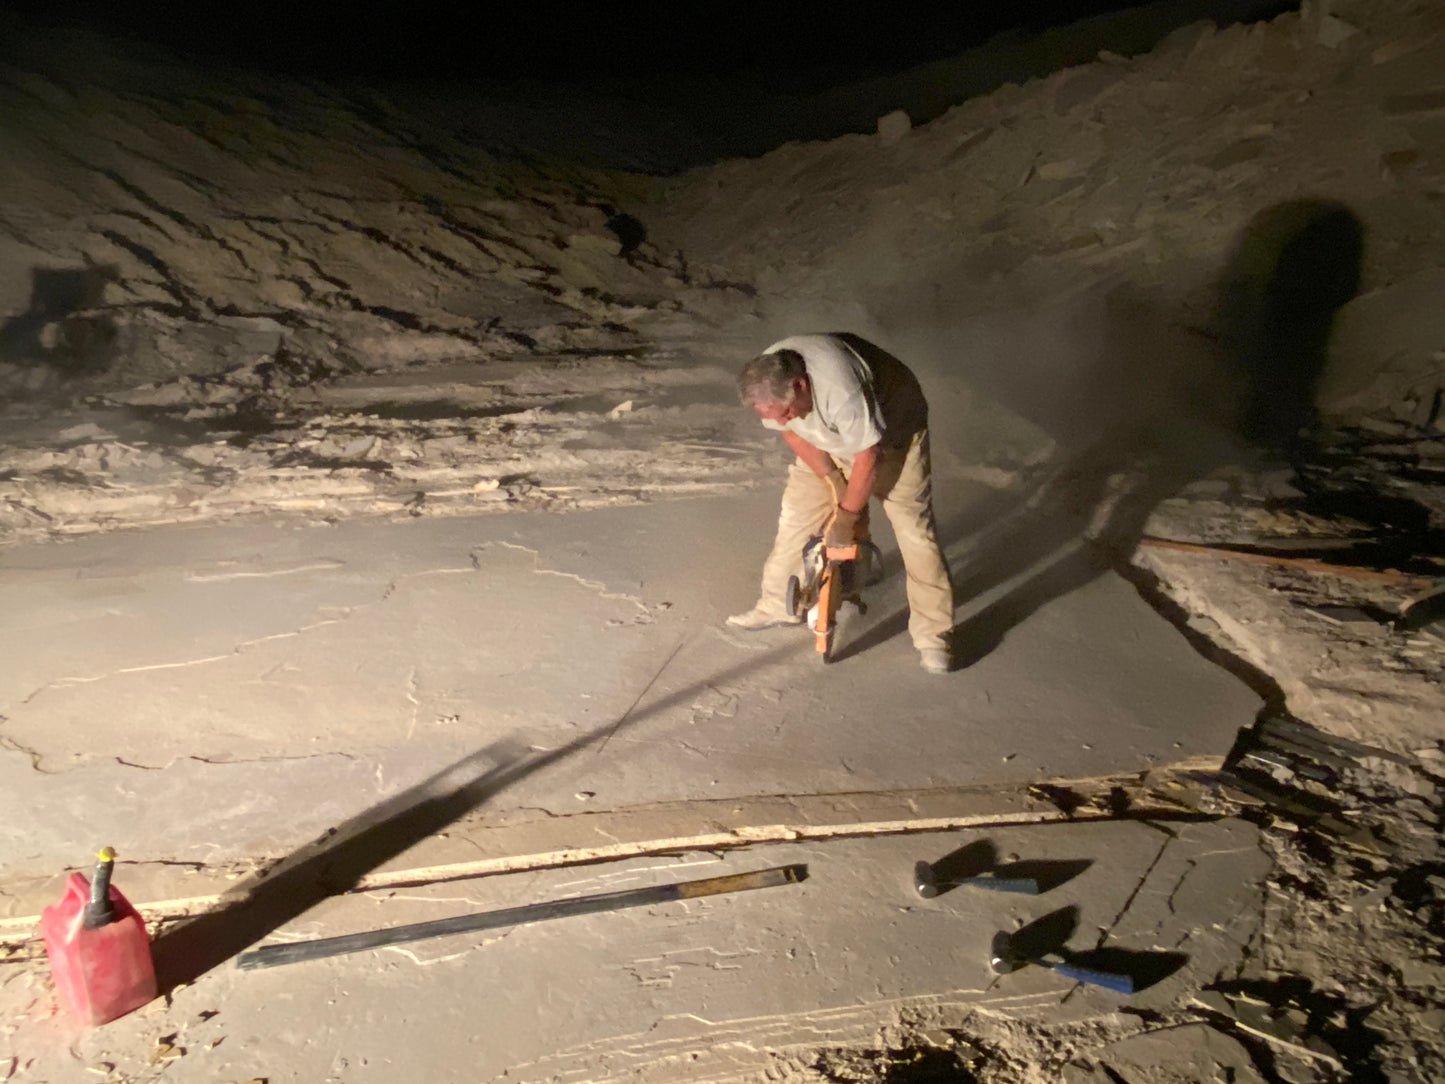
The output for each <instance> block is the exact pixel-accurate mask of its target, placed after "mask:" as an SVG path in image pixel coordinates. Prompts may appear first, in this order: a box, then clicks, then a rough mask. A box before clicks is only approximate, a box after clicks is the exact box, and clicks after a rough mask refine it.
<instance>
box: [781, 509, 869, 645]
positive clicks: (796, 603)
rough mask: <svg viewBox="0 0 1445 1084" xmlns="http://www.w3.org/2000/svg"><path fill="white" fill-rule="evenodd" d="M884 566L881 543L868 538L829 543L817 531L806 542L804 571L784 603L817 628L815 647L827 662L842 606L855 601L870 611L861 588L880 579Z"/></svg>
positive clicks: (795, 578) (790, 584)
mask: <svg viewBox="0 0 1445 1084" xmlns="http://www.w3.org/2000/svg"><path fill="white" fill-rule="evenodd" d="M882 566H883V561H882V555H881V554H880V553H879V552H878V547H877V546H875V545H874V544H873V543H872V542H870V541H868V540H866V539H864V540H863V541H859V542H853V543H852V544H850V545H847V546H825V545H824V544H823V536H822V535H821V534H815V535H813V536H812V537H811V538H809V539H808V541H807V542H806V543H804V544H803V574H802V576H801V577H798V576H792V577H790V578H789V579H788V589H787V596H786V597H785V598H784V600H783V604H784V605H785V606H786V607H787V610H788V613H789V614H790V615H791V616H793V617H801V618H803V619H804V621H805V622H806V623H807V625H808V627H809V628H810V629H812V630H813V638H814V642H813V648H814V650H815V651H817V653H818V655H819V657H821V658H822V660H823V661H824V662H825V663H826V662H832V661H833V640H834V636H835V634H836V633H837V629H838V610H839V609H840V608H841V607H842V605H843V603H845V602H851V603H852V604H853V605H854V606H856V607H858V612H859V613H860V614H861V613H867V612H868V608H867V606H865V605H864V604H863V599H862V598H861V597H860V596H859V594H858V592H859V590H860V589H861V588H863V587H866V586H869V585H870V584H873V583H876V582H877V578H878V574H879V572H880V571H881V569H882ZM865 581H866V582H865Z"/></svg>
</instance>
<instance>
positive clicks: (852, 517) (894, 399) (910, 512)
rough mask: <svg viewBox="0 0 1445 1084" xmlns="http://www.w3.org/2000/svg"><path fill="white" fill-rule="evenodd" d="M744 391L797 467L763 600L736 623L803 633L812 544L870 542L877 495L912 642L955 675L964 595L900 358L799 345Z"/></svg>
mask: <svg viewBox="0 0 1445 1084" xmlns="http://www.w3.org/2000/svg"><path fill="white" fill-rule="evenodd" d="M738 389H739V391H740V392H741V394H742V399H743V402H744V403H745V404H747V405H748V406H750V407H752V408H753V410H755V411H756V412H757V414H758V417H759V418H760V419H762V423H763V425H764V426H766V427H767V428H769V429H776V430H778V431H779V432H780V433H782V436H783V440H785V441H786V442H787V444H788V447H790V448H791V449H792V450H793V452H794V453H795V454H796V456H797V458H796V459H794V461H793V463H792V464H791V466H790V467H789V468H788V482H787V485H786V486H785V487H784V489H783V507H782V511H781V513H780V514H779V516H778V533H777V537H776V538H775V539H774V540H773V549H772V552H771V553H769V554H768V559H767V561H766V562H764V564H763V582H762V592H761V594H760V596H759V598H758V603H757V605H756V606H754V607H753V608H752V609H751V610H749V611H748V612H747V613H741V614H734V615H733V616H732V617H729V618H728V624H729V625H732V626H734V627H736V628H740V629H748V630H752V629H765V628H770V627H772V626H775V625H792V624H799V623H801V619H800V618H796V617H793V616H791V615H790V614H789V613H788V612H787V609H786V606H785V604H784V592H785V591H786V588H787V583H788V578H789V577H790V576H792V575H794V574H795V573H796V572H797V571H798V566H799V562H800V561H801V559H802V553H803V546H804V544H805V543H806V542H807V540H808V539H809V538H810V537H811V536H812V535H815V534H818V533H820V532H823V531H825V530H826V536H825V539H824V542H825V544H826V545H829V546H848V545H851V544H852V543H854V542H855V541H858V540H859V539H861V538H863V537H866V529H867V516H868V501H869V499H870V498H872V497H875V496H876V497H878V498H879V500H881V501H882V502H883V511H884V512H885V513H886V514H887V516H888V521H889V522H890V523H891V524H892V525H893V533H894V534H895V535H896V536H897V538H898V550H899V553H900V554H901V555H902V557H903V569H904V573H905V575H906V576H907V589H908V633H909V635H910V636H911V637H912V638H913V646H914V647H916V648H917V649H918V654H919V658H920V660H921V662H922V664H923V668H924V669H925V670H927V671H928V672H929V673H933V674H942V673H946V672H947V671H948V669H949V666H950V661H951V660H950V658H949V653H948V646H947V639H946V638H947V635H948V633H949V631H950V630H951V629H952V628H953V587H952V585H951V584H950V582H949V578H948V566H947V565H946V564H944V561H943V553H942V551H940V549H939V547H938V531H937V529H936V527H935V526H934V519H933V480H932V474H931V467H930V464H929V458H928V403H927V402H926V401H925V400H924V398H923V390H922V389H921V388H920V387H919V386H918V378H917V377H915V376H914V375H913V373H912V372H911V371H910V370H909V369H908V367H907V366H906V365H904V364H903V363H902V362H901V361H899V360H898V359H897V358H895V357H893V356H892V355H891V354H889V353H887V352H886V351H884V350H882V349H881V348H879V347H877V346H874V345H873V344H872V343H870V342H867V341H865V340H863V339H860V338H858V337H857V336H856V335H847V334H835V335H794V336H791V337H790V338H787V339H784V340H782V341H781V342H777V343H774V344H773V345H772V346H770V347H768V348H767V350H765V351H763V353H762V354H760V355H758V356H757V357H756V358H754V359H753V360H752V361H750V362H748V363H747V365H745V366H744V367H743V370H742V372H741V373H740V374H739V375H738Z"/></svg>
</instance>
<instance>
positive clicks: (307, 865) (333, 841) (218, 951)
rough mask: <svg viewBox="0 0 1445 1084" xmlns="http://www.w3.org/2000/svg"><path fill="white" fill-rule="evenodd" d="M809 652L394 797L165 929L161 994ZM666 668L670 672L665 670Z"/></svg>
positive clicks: (735, 671)
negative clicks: (468, 821)
mask: <svg viewBox="0 0 1445 1084" xmlns="http://www.w3.org/2000/svg"><path fill="white" fill-rule="evenodd" d="M681 646H682V645H679V649H680V648H681ZM803 647H804V645H802V644H799V643H797V642H794V641H789V642H788V643H785V644H782V645H780V646H779V647H777V648H774V649H772V650H770V651H769V652H767V653H765V654H764V655H762V656H754V657H750V658H748V659H746V660H744V661H743V662H740V663H738V664H737V665H736V666H734V667H732V668H730V669H728V670H725V671H723V672H722V673H719V674H710V675H708V676H707V678H706V679H704V680H701V681H697V682H693V683H692V684H689V685H686V686H683V687H682V688H679V689H675V690H673V691H672V692H670V693H668V694H666V695H665V696H660V697H658V698H657V699H655V700H652V701H650V702H648V703H647V705H646V706H645V707H642V708H640V710H639V705H640V704H641V701H642V700H643V699H644V698H645V697H646V694H647V692H648V690H650V689H651V683H649V684H648V686H647V688H646V689H644V690H643V693H642V694H641V695H640V696H639V697H638V702H637V703H634V704H633V706H632V707H631V708H629V709H628V710H627V711H625V712H624V713H623V714H622V715H621V716H620V717H619V718H618V719H617V720H616V721H615V722H612V723H609V724H606V725H604V726H600V727H597V728H595V729H593V730H590V731H588V732H587V733H585V734H582V735H580V736H579V737H577V738H575V739H573V740H572V741H570V742H567V743H566V744H564V745H562V746H559V747H557V748H555V749H550V750H546V751H542V752H533V751H531V750H530V749H529V748H528V747H527V746H525V745H523V744H522V743H520V742H518V741H512V740H508V741H502V742H497V743H493V744H491V745H488V746H486V747H485V748H482V749H479V750H477V751H476V752H474V753H471V754H469V755H468V756H465V757H462V758H461V759H460V760H457V761H456V762H454V763H452V764H450V765H448V766H447V767H445V768H443V769H442V770H441V771H439V772H437V773H435V774H434V775H432V776H430V777H429V778H427V779H425V780H423V781H422V782H420V783H418V784H416V785H415V786H413V787H409V788H408V789H407V790H405V791H403V792H402V793H400V794H398V795H396V796H395V797H393V798H390V799H388V800H387V801H385V802H381V803H378V804H377V805H375V806H372V807H370V808H368V809H365V810H363V811H361V812H360V813H358V814H357V815H356V816H354V817H352V818H351V819H350V820H348V821H346V822H345V823H343V824H340V825H337V826H336V827H335V828H332V829H331V830H330V831H328V832H327V833H325V834H324V835H323V836H322V837H321V838H320V839H318V840H316V841H314V842H312V843H309V844H306V845H305V846H302V847H299V848H297V849H296V850H295V851H293V852H292V853H291V854H290V855H287V856H286V857H285V858H283V859H281V860H280V861H278V862H276V863H274V864H272V865H271V866H270V867H268V868H267V869H265V870H262V871H261V872H259V873H257V874H254V875H253V876H251V877H248V878H246V879H245V880H244V881H242V882H241V883H239V884H238V885H236V886H235V887H234V888H233V889H231V890H230V891H229V892H227V893H226V895H225V897H224V898H223V899H222V900H221V901H220V906H218V907H217V908H216V909H215V910H211V911H207V912H205V913H203V914H200V915H196V916H195V917H192V918H185V919H180V920H178V921H176V922H175V923H172V924H169V925H168V926H167V927H166V928H164V929H163V930H162V931H161V932H160V934H159V935H158V936H157V937H156V938H155V940H154V941H153V943H152V946H151V951H152V956H153V958H154V961H155V972H156V983H157V986H158V987H159V990H160V992H161V993H162V994H169V993H170V992H171V991H173V990H175V989H176V988H177V987H179V986H182V985H185V984H187V983H191V982H194V981H195V980H196V979H198V978H199V977H200V976H202V975H204V974H205V973H206V972H208V971H210V970H212V969H213V968H215V967H217V966H219V965H220V964H222V963H224V962H225V961H226V960H228V959H230V958H231V957H233V956H235V955H237V954H238V953H240V952H241V951H242V950H244V949H246V948H249V947H250V946H252V945H254V944H255V943H256V942H258V941H260V940H262V939H263V938H265V937H266V936H267V935H269V934H271V933H273V932H274V931H276V930H278V929H280V928H281V927H282V926H284V925H285V924H286V923H288V922H290V921H292V920H293V919H296V918H298V917H300V916H301V915H302V914H304V913H305V912H306V911H308V910H310V909H311V908H312V907H314V906H315V905H316V904H318V903H320V902H322V901H323V900H325V899H327V898H329V897H331V896H337V895H341V894H343V893H346V892H349V891H352V890H354V889H355V888H356V886H357V885H358V884H359V883H360V882H361V880H362V878H364V877H365V876H366V875H367V874H368V873H370V872H371V871H372V870H375V869H377V868H378V867H380V866H382V865H384V864H385V863H386V862H388V861H390V860H391V859H393V858H396V857H397V856H398V855H401V854H403V853H404V852H405V851H406V850H407V849H408V848H410V847H412V846H414V845H415V844H417V843H420V842H421V841H422V840H424V839H427V838H428V837H430V836H434V835H435V834H437V833H438V832H441V831H442V830H444V829H445V828H446V827H447V826H448V825H451V824H453V823H455V822H456V821H458V820H460V819H461V818H463V817H465V816H466V815H468V814H469V813H471V812H473V811H474V810H476V809H478V808H480V807H481V806H483V805H485V804H486V803H488V802H489V801H491V800H492V799H494V798H495V797H496V796H497V795H498V794H500V793H502V792H503V791H505V790H506V789H507V788H509V787H511V786H513V785H515V784H517V783H519V782H520V781H521V780H523V779H525V778H527V777H528V776H531V775H533V774H535V773H536V772H539V771H541V770H543V769H545V768H547V767H549V766H551V765H553V764H557V763H559V762H561V761H563V760H566V759H568V758H570V757H573V756H576V755H578V754H582V753H584V752H585V751H586V750H588V748H589V747H592V748H593V750H594V752H597V753H600V752H602V751H603V750H604V749H606V747H607V744H608V742H609V741H610V739H611V738H612V737H613V736H614V735H615V734H617V733H619V732H621V731H622V730H623V729H625V728H628V727H632V726H634V725H635V724H637V723H638V722H640V721H642V720H643V719H646V718H648V717H650V716H653V715H656V714H658V713H659V712H662V711H665V710H667V709H669V708H671V707H675V706H677V705H678V704H687V703H690V702H691V701H692V700H693V699H695V698H696V697H697V695H698V693H699V692H700V691H702V690H703V689H705V688H709V687H711V686H712V685H713V684H715V683H717V682H720V681H729V680H733V679H735V678H737V677H740V676H742V675H743V674H746V673H748V672H750V671H752V670H754V669H756V668H757V667H759V666H762V665H765V664H766V663H768V662H769V661H770V660H774V659H780V658H782V657H785V656H787V655H790V654H795V653H797V652H800V651H802V650H803ZM675 654H676V652H674V655H675ZM668 661H669V662H670V661H671V656H669V659H668ZM666 665H667V663H664V664H663V668H664V669H665V668H666ZM658 674H659V675H660V674H661V670H659V671H658ZM653 680H654V681H655V680H656V675H655V676H654V678H653Z"/></svg>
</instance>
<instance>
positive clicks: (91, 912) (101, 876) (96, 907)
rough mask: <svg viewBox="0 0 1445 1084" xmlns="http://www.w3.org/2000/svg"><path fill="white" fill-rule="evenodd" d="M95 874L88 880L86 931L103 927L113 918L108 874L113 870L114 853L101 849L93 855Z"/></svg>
mask: <svg viewBox="0 0 1445 1084" xmlns="http://www.w3.org/2000/svg"><path fill="white" fill-rule="evenodd" d="M95 859H96V861H95V873H94V875H92V876H91V878H90V899H88V900H87V901H86V903H85V917H84V922H85V925H86V927H87V928H88V929H92V930H93V929H95V928H96V927H97V926H104V925H105V924H106V923H107V922H110V921H111V920H112V919H114V918H115V908H114V907H113V906H112V905H111V902H110V874H111V871H112V870H113V869H115V851H114V850H113V849H112V848H110V847H102V848H101V849H100V850H99V851H97V852H96V855H95Z"/></svg>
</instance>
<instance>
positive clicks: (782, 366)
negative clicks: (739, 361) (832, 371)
mask: <svg viewBox="0 0 1445 1084" xmlns="http://www.w3.org/2000/svg"><path fill="white" fill-rule="evenodd" d="M807 374H808V367H807V366H806V365H804V364H803V355H802V354H800V353H798V352H797V351H796V350H774V351H772V352H771V353H768V354H759V355H758V356H757V357H755V358H753V360H752V361H750V362H748V363H747V364H746V365H744V366H743V371H742V372H740V373H738V394H739V395H740V396H741V397H742V400H743V405H744V406H752V405H753V404H754V403H791V402H792V401H793V397H794V396H795V395H796V394H797V392H796V391H795V390H794V389H793V381H794V380H795V379H797V378H798V377H800V376H806V375H807Z"/></svg>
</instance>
